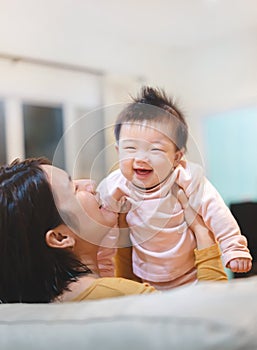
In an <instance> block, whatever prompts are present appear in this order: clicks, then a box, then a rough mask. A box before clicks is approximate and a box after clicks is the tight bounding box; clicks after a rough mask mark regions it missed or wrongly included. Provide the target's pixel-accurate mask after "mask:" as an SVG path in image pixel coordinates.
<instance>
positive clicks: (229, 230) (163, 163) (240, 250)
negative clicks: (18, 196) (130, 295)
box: [98, 87, 252, 290]
mask: <svg viewBox="0 0 257 350" xmlns="http://www.w3.org/2000/svg"><path fill="white" fill-rule="evenodd" d="M115 138H116V142H117V145H116V148H117V151H118V155H119V166H120V169H119V170H116V171H114V172H112V173H111V174H110V175H109V176H107V177H106V178H105V179H104V180H103V181H102V182H101V183H100V185H99V186H98V191H99V192H100V196H101V200H102V203H103V205H104V206H105V207H106V208H108V209H109V210H112V211H117V212H127V222H128V225H129V229H130V240H131V243H132V246H133V254H132V261H133V272H134V274H135V275H136V276H138V277H139V278H141V279H142V281H144V282H148V283H150V284H151V285H153V286H154V287H156V288H157V289H160V290H165V289H171V288H173V287H177V286H179V285H182V284H186V283H190V282H194V281H196V278H197V277H196V268H195V266H194V248H195V247H196V241H195V237H194V234H193V233H192V232H191V230H190V228H189V227H188V225H187V224H186V222H185V219H184V212H183V208H182V207H181V204H180V202H179V201H178V200H177V198H176V195H175V193H176V191H177V190H178V189H179V188H182V189H183V190H184V192H185V193H186V195H187V197H188V200H189V204H190V206H192V207H193V208H194V209H195V210H196V211H197V212H198V213H199V214H200V215H201V216H202V218H203V220H204V222H205V224H206V226H207V227H208V228H209V229H210V230H211V231H213V232H214V235H215V237H216V239H217V241H218V243H219V244H220V247H221V251H222V258H223V263H224V265H225V266H226V267H229V268H230V269H231V270H232V271H233V272H247V271H249V270H250V269H251V264H252V263H251V260H252V258H251V255H250V253H249V250H248V248H247V240H246V238H245V237H244V236H243V235H241V233H240V229H239V226H238V224H237V222H236V221H235V219H234V217H233V216H232V214H231V212H230V211H229V209H228V207H227V206H226V205H225V203H224V201H223V200H222V198H221V196H220V195H219V193H218V192H217V191H216V189H215V188H214V187H213V186H212V185H211V183H210V182H209V181H208V180H207V179H206V178H205V177H204V174H203V169H202V168H201V167H200V166H199V165H197V164H194V163H191V162H188V161H186V160H185V159H183V156H184V153H185V151H186V143H187V138H188V127H187V124H186V121H185V118H184V116H183V115H182V113H181V112H180V111H179V109H178V108H177V107H176V106H175V105H174V103H173V102H172V101H171V100H170V99H169V98H168V97H167V96H166V94H165V93H164V92H163V91H160V90H158V89H153V88H150V87H144V88H143V89H142V92H141V95H140V96H139V97H138V98H136V99H134V101H133V102H132V103H131V104H129V105H128V106H127V107H126V108H125V109H124V110H123V111H122V112H121V113H120V115H119V116H118V118H117V121H116V124H115ZM117 193H118V194H119V193H121V194H123V195H122V197H121V199H120V200H117V198H118V197H119V196H118V195H117ZM113 232H115V233H113ZM115 234H117V230H116V231H115V230H114V231H112V233H111V232H110V236H109V238H108V237H106V242H105V243H108V239H109V241H112V242H115V237H114V236H115ZM116 238H117V237H116ZM107 245H108V244H106V246H107ZM108 252H109V253H108ZM113 253H114V249H113V250H111V249H109V251H108V248H103V250H101V249H100V250H99V261H101V262H102V267H103V266H104V264H105V263H106V264H107V265H108V260H109V261H111V255H112V254H113ZM103 257H104V259H103ZM104 261H105V262H104ZM103 262H104V263H103ZM109 266H111V265H109Z"/></svg>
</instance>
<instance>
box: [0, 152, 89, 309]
mask: <svg viewBox="0 0 257 350" xmlns="http://www.w3.org/2000/svg"><path fill="white" fill-rule="evenodd" d="M42 164H50V162H49V161H48V160H47V159H45V158H37V159H35V158H31V159H26V160H24V161H20V160H18V159H17V160H15V161H14V162H12V163H11V164H10V165H4V166H1V167H0V300H1V302H2V303H18V302H24V303H37V302H40V303H48V302H51V301H53V300H54V299H55V298H56V297H58V296H59V295H60V294H62V292H63V291H65V290H68V285H69V284H70V283H71V282H72V281H75V280H77V278H78V276H79V275H80V274H81V273H90V272H91V271H90V270H89V269H88V268H87V266H85V265H84V264H82V263H81V262H80V261H79V260H78V259H77V258H76V257H75V256H74V255H73V254H72V252H70V251H68V250H65V249H57V248H51V247H49V246H48V245H47V244H46V241H45V235H46V233H47V231H48V230H50V229H53V228H55V227H57V226H58V225H60V224H62V223H63V221H62V218H61V216H60V215H59V212H58V210H57V208H56V206H55V202H54V198H53V194H52V191H51V187H50V185H49V182H48V180H47V177H46V174H45V173H44V171H43V169H42V167H41V165H42Z"/></svg>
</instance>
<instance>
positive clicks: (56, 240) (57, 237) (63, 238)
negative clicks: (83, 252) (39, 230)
mask: <svg viewBox="0 0 257 350" xmlns="http://www.w3.org/2000/svg"><path fill="white" fill-rule="evenodd" d="M45 240H46V244H47V245H48V246H49V247H51V248H62V249H63V248H73V247H74V245H75V239H74V236H73V235H72V232H71V231H70V229H69V228H68V227H67V226H65V225H59V226H57V227H55V228H54V229H52V230H49V231H47V233H46V235H45Z"/></svg>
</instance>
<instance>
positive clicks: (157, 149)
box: [151, 148, 164, 152]
mask: <svg viewBox="0 0 257 350" xmlns="http://www.w3.org/2000/svg"><path fill="white" fill-rule="evenodd" d="M151 151H154V152H164V150H163V149H161V148H152V149H151Z"/></svg>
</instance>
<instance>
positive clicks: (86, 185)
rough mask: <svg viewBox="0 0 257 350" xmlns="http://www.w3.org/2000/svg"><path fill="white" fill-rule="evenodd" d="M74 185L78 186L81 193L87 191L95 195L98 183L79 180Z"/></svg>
mask: <svg viewBox="0 0 257 350" xmlns="http://www.w3.org/2000/svg"><path fill="white" fill-rule="evenodd" d="M74 183H75V184H76V186H77V188H78V190H79V191H87V192H90V193H93V194H94V193H95V189H96V183H95V181H93V180H90V179H79V180H74Z"/></svg>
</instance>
